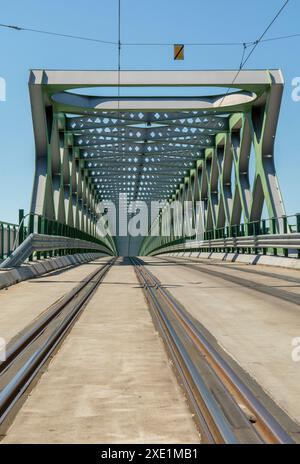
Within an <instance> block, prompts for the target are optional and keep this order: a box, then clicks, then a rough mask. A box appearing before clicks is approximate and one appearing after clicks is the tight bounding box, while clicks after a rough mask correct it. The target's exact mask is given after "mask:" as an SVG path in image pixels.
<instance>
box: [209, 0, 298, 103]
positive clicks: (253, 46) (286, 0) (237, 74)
mask: <svg viewBox="0 0 300 464" xmlns="http://www.w3.org/2000/svg"><path fill="white" fill-rule="evenodd" d="M289 1H290V0H285V2H284V4H283V5H282V6H281V8H280V9H279V10H278V12H277V13H276V14H275V16H274V17H273V18H272V20H271V21H270V23H269V24H268V26H267V27H266V29H265V30H264V31H263V33H262V34H261V35H260V36H259V38H258V39H257V40H256V41H255V42H254V43H253V45H252V48H251V50H250V52H249V53H248V55H247V56H246V58H245V51H246V48H247V46H249V45H248V44H246V43H244V44H243V54H242V59H241V62H240V66H239V69H238V71H237V72H236V74H235V76H234V79H233V81H232V83H231V86H232V85H234V83H235V81H236V80H237V78H238V76H239V74H240V72H241V70H242V69H243V67H244V66H245V64H246V63H247V62H248V61H249V59H250V57H251V56H252V55H253V53H254V51H255V49H256V48H257V46H258V45H259V44H260V43H261V41H262V40H263V38H264V36H265V35H266V33H267V32H268V31H269V29H270V28H271V27H272V25H273V24H274V23H275V21H276V19H277V18H278V17H279V16H280V15H281V13H282V12H283V10H284V9H285V8H286V7H287V5H288V3H289ZM230 88H231V87H228V89H227V91H226V93H225V95H224V96H223V98H222V100H221V101H220V103H219V105H218V107H220V106H221V105H222V103H223V102H224V99H225V98H226V97H227V95H228V94H229V92H230Z"/></svg>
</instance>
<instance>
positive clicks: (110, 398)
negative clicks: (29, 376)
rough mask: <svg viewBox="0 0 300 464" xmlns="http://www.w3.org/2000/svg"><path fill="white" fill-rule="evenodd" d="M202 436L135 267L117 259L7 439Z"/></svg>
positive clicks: (184, 439) (191, 439)
mask: <svg viewBox="0 0 300 464" xmlns="http://www.w3.org/2000/svg"><path fill="white" fill-rule="evenodd" d="M74 278H75V277H74ZM32 285H34V284H32ZM39 285H42V284H39ZM39 288H40V287H39ZM199 441H200V437H199V434H198V432H197V430H196V428H195V425H194V422H193V419H192V415H191V412H190V410H189V408H188V405H187V403H186V401H185V398H184V396H183V393H182V391H181V388H180V387H179V385H178V382H177V379H176V377H175V374H174V372H173V370H172V368H171V365H170V363H169V360H168V358H167V354H166V352H165V350H164V347H163V343H162V341H161V339H160V337H159V335H158V334H157V332H156V331H155V329H154V326H153V323H152V320H151V317H150V313H149V311H148V308H147V304H146V301H145V300H144V296H143V293H142V291H141V289H140V288H139V286H138V281H137V278H136V276H135V273H134V270H133V268H132V266H129V265H115V266H113V268H112V269H111V270H110V271H109V273H108V274H107V276H106V277H105V279H104V282H103V283H102V284H101V286H100V287H99V288H98V290H97V292H96V294H95V296H94V297H93V298H92V299H91V300H90V302H89V303H88V305H87V307H86V308H85V310H84V312H83V314H82V315H81V317H80V318H79V320H78V321H77V322H76V324H75V326H74V327H73V329H72V331H71V333H70V334H69V336H68V337H67V339H66V340H65V341H64V343H63V345H62V347H61V348H60V350H59V351H58V353H57V354H56V356H55V357H54V358H53V360H52V361H51V363H50V365H49V367H48V369H47V371H46V372H45V373H44V374H43V375H42V377H41V378H40V380H39V382H38V384H37V385H36V387H35V388H34V389H33V390H32V392H31V395H30V396H29V397H28V399H27V400H26V402H25V404H24V405H23V407H22V409H21V410H20V411H19V413H18V415H17V417H16V419H15V421H14V423H13V424H12V426H11V428H10V429H9V430H8V433H7V436H6V437H5V438H4V441H3V442H4V443H128V442H129V443H199Z"/></svg>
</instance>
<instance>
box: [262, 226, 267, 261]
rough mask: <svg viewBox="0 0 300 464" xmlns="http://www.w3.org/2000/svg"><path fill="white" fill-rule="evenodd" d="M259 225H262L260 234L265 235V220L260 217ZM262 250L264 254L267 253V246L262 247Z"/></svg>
mask: <svg viewBox="0 0 300 464" xmlns="http://www.w3.org/2000/svg"><path fill="white" fill-rule="evenodd" d="M261 226H262V234H263V235H266V233H267V228H266V220H265V219H262V221H261ZM262 251H263V254H264V255H266V254H267V248H265V247H263V249H262Z"/></svg>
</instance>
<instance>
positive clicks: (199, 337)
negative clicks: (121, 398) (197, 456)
mask: <svg viewBox="0 0 300 464" xmlns="http://www.w3.org/2000/svg"><path fill="white" fill-rule="evenodd" d="M132 262H133V264H134V266H135V270H136V273H137V276H138V278H139V281H140V282H141V284H142V285H143V288H144V291H145V294H146V296H147V299H148V301H149V302H150V304H151V305H152V307H155V308H156V311H157V312H159V315H160V318H161V319H163V320H164V321H165V323H164V326H163V327H161V331H164V330H165V331H168V335H167V336H166V335H165V334H162V335H163V338H164V339H165V338H166V337H169V338H172V337H173V332H174V328H173V326H172V322H171V320H170V317H169V318H168V317H167V315H166V314H167V310H166V308H168V310H169V311H170V314H171V315H172V317H174V320H176V322H177V323H178V324H180V325H181V327H182V329H183V332H184V334H185V338H187V337H188V339H189V341H190V343H191V344H192V345H193V346H194V347H196V349H197V350H198V352H200V353H201V355H202V358H201V359H202V363H203V362H204V363H206V364H207V365H208V367H209V369H210V370H211V372H213V374H214V375H215V377H216V378H217V379H218V380H219V383H220V384H221V385H222V386H223V389H224V396H223V397H224V401H233V402H234V403H235V406H236V408H238V409H239V411H240V413H241V414H243V415H244V417H245V419H247V420H248V425H249V427H250V428H251V429H252V431H253V433H254V435H253V436H256V440H257V442H260V443H294V440H293V439H292V437H291V436H290V435H289V434H288V433H287V432H286V431H285V430H284V428H283V427H282V426H281V424H280V423H279V422H278V421H277V419H276V418H275V417H274V416H273V415H272V414H271V413H270V412H269V411H268V409H267V408H266V407H265V406H264V404H263V403H262V402H261V400H259V399H258V398H256V396H255V395H254V394H253V392H252V391H251V390H250V389H249V388H248V387H247V385H245V383H244V382H243V381H242V380H241V378H240V377H239V376H238V375H237V374H236V372H235V371H234V370H233V369H232V367H231V366H230V365H229V364H228V362H227V361H226V360H225V359H224V358H223V357H222V356H221V354H220V353H219V352H218V351H217V350H216V349H215V348H214V347H213V346H212V344H211V343H210V342H209V341H208V339H207V337H206V336H205V334H204V333H203V331H201V330H200V328H199V327H198V325H196V324H195V323H194V322H193V320H192V318H191V317H190V316H189V314H188V313H187V312H186V311H185V309H184V308H183V307H182V306H181V305H180V304H179V303H178V302H177V301H176V300H175V298H173V296H172V295H171V294H170V293H169V292H168V291H167V290H166V289H164V288H163V287H162V285H161V283H160V281H159V280H158V279H157V278H156V277H155V276H154V275H153V274H152V273H151V272H150V271H149V270H148V269H146V268H145V266H144V265H143V262H142V261H141V260H139V259H138V260H137V259H136V258H135V259H133V260H132ZM164 305H165V307H164ZM170 326H171V329H170ZM177 344H178V337H177V339H175V337H173V345H175V346H177ZM170 351H171V350H170ZM171 355H172V352H171ZM172 357H173V356H172ZM175 364H176V365H178V364H179V365H180V369H181V372H182V371H183V370H184V369H185V370H186V369H188V367H182V366H184V364H185V366H189V365H193V366H194V368H195V363H193V359H191V358H190V357H189V356H188V355H187V353H184V354H183V355H182V356H181V358H180V359H178V358H177V362H176V363H175ZM181 377H182V375H181ZM193 380H194V384H193V386H192V387H190V390H195V389H196V390H197V395H194V398H193V399H192V401H191V403H192V405H193V403H194V402H195V401H196V402H197V397H198V398H199V397H201V398H202V401H201V402H200V404H198V409H200V413H201V415H202V416H204V422H205V423H206V428H208V429H209V432H208V434H207V432H206V431H205V430H204V433H206V435H207V438H208V441H209V442H215V443H236V442H239V438H238V437H237V436H236V435H235V429H234V428H233V427H232V426H231V424H229V422H228V421H227V423H226V416H225V415H224V412H223V411H222V409H226V405H223V408H222V409H220V407H219V408H212V407H211V404H213V400H214V397H212V395H210V397H208V396H207V391H208V390H207V388H206V389H205V390H203V382H202V383H201V382H198V380H199V378H198V379H197V378H196V377H194V379H193ZM188 382H189V379H188V377H187V376H186V378H185V379H184V381H183V383H184V384H186V383H188ZM197 382H198V383H197ZM187 393H188V396H189V397H190V394H189V391H188V390H187ZM207 401H209V403H210V404H209V403H207ZM203 403H205V404H204V408H203ZM195 411H196V413H197V408H195ZM199 422H200V424H201V423H202V425H203V417H202V418H201V417H200V419H199Z"/></svg>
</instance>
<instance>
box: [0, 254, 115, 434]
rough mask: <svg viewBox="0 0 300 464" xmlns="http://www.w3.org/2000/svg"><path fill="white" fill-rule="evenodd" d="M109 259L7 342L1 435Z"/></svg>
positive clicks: (0, 385)
mask: <svg viewBox="0 0 300 464" xmlns="http://www.w3.org/2000/svg"><path fill="white" fill-rule="evenodd" d="M115 261H116V258H113V259H111V260H109V261H108V262H107V263H105V264H104V265H99V268H98V269H97V270H96V271H94V272H92V273H91V274H90V275H88V276H87V277H86V278H85V279H84V280H83V282H81V283H80V284H79V285H78V286H76V287H75V288H74V289H73V290H72V291H71V292H69V293H68V294H67V295H65V296H64V297H63V298H61V299H60V300H58V301H57V302H55V303H54V304H53V305H51V306H50V307H49V308H48V309H47V310H46V311H44V312H43V313H42V315H41V316H40V317H38V318H37V320H35V321H34V322H33V323H31V324H30V325H29V326H27V327H26V328H25V329H24V330H23V331H22V332H21V333H20V334H18V336H16V337H15V338H14V339H13V340H11V342H10V343H9V344H8V346H7V349H6V357H5V360H4V361H3V362H1V363H0V434H1V435H3V433H4V431H5V429H6V426H7V420H8V418H10V415H11V413H15V412H16V409H17V404H18V402H19V400H20V399H21V398H22V396H23V395H24V393H25V392H26V390H27V389H28V388H29V387H30V385H31V384H32V383H33V381H34V379H35V378H36V377H37V376H38V374H39V372H40V371H41V369H42V367H43V366H44V365H45V363H46V362H47V360H48V359H49V358H50V357H51V355H52V354H53V352H54V351H55V350H56V349H57V347H58V346H59V345H60V343H61V342H62V341H63V339H64V338H65V337H66V336H67V334H68V332H69V330H70V329H71V327H72V326H73V324H74V322H75V321H76V320H77V318H78V316H79V315H80V314H81V312H82V311H83V309H84V308H85V306H86V304H87V303H88V301H89V300H90V298H92V296H93V294H94V292H95V291H96V290H97V288H98V286H99V285H100V284H101V282H102V280H103V279H104V277H105V275H106V273H107V272H108V271H109V269H110V268H111V266H112V265H113V264H114V262H115Z"/></svg>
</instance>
